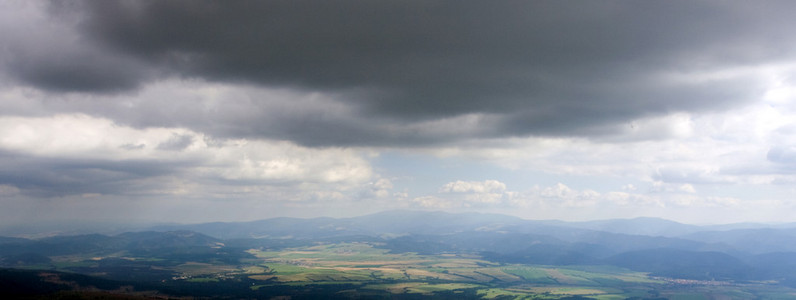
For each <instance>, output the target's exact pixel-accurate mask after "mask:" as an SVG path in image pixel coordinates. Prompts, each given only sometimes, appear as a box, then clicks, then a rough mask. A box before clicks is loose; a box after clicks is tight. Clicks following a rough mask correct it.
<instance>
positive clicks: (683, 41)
mask: <svg viewBox="0 0 796 300" xmlns="http://www.w3.org/2000/svg"><path fill="white" fill-rule="evenodd" d="M66 3H68V4H64V2H54V4H53V5H52V7H51V8H50V10H51V11H52V12H55V15H57V16H60V15H68V16H79V18H80V22H76V24H78V25H76V26H77V28H78V30H79V32H80V34H81V38H84V39H85V40H86V42H87V43H88V44H96V45H98V46H97V47H93V48H91V49H95V50H96V49H101V50H102V51H103V55H105V56H100V57H119V58H124V60H120V61H121V62H137V63H136V67H134V68H133V67H130V68H124V67H123V66H117V65H113V63H104V61H103V60H102V59H100V60H98V61H91V60H80V59H78V60H69V62H68V63H61V64H52V63H48V60H42V61H41V62H39V61H36V60H30V61H21V62H19V64H18V66H17V67H16V68H15V69H14V70H13V71H12V72H16V73H14V75H16V76H17V77H18V78H21V79H23V80H27V81H28V82H31V83H32V84H35V85H39V86H41V87H42V88H45V89H55V90H65V89H71V90H75V91H82V92H91V91H93V90H100V91H102V90H106V89H124V88H128V89H133V88H135V87H136V86H138V85H140V84H141V83H143V82H146V81H148V80H153V78H155V77H152V76H151V74H171V75H174V74H179V75H180V76H183V77H187V78H202V79H204V80H208V81H222V82H236V83H245V84H255V85H261V86H266V87H276V88H290V89H294V90H301V91H310V92H311V91H319V92H326V93H336V94H338V95H343V96H342V97H340V98H339V99H338V100H339V101H343V102H345V103H346V104H347V105H350V106H352V107H355V109H353V111H354V112H355V115H350V116H347V119H345V120H343V119H334V118H329V119H318V120H312V121H311V122H309V123H318V124H317V126H314V128H317V130H311V128H309V127H307V122H306V120H305V121H299V120H296V119H287V120H284V122H283V123H280V124H279V126H272V125H273V124H270V123H268V122H266V123H268V124H261V125H258V124H260V123H257V122H255V123H246V122H242V121H241V122H237V123H236V122H234V121H233V122H230V123H229V124H223V125H221V126H215V125H213V126H215V127H214V128H221V127H223V128H224V130H221V131H220V132H214V133H215V134H217V135H224V134H228V135H242V134H243V135H246V134H250V135H254V136H257V135H260V136H264V137H269V138H280V139H281V138H284V139H289V140H293V141H297V142H299V143H302V144H323V145H373V144H385V143H387V144H388V143H391V142H392V143H395V144H401V143H404V142H407V143H420V144H422V143H427V142H429V141H433V140H436V139H438V138H439V136H430V137H428V138H424V137H420V138H417V137H414V138H413V137H412V134H411V132H412V131H411V130H398V131H397V132H389V131H380V130H377V129H374V128H376V127H379V126H375V125H376V124H378V122H386V123H388V124H391V122H392V123H394V124H397V125H399V126H400V125H406V124H412V123H414V122H418V121H428V120H435V119H440V118H445V117H453V116H461V115H465V114H469V113H488V114H492V115H495V116H497V117H499V118H501V120H499V121H497V122H493V123H491V126H494V127H492V128H488V129H485V130H483V131H481V132H479V133H477V134H476V133H472V134H470V135H469V136H468V134H462V138H467V137H490V136H492V137H502V136H518V135H519V136H524V135H529V134H535V135H595V134H597V135H599V134H610V132H612V130H613V129H612V128H614V127H615V126H617V124H621V123H623V122H627V121H630V120H633V119H634V118H640V117H646V116H654V115H662V114H667V113H672V112H677V111H705V110H717V109H719V110H720V109H726V108H729V107H732V106H735V105H738V104H740V103H744V102H745V101H749V100H752V98H753V97H754V96H755V95H757V93H759V92H760V90H759V89H758V88H760V87H759V86H757V83H756V80H757V79H755V78H749V77H743V76H741V77H732V78H726V77H718V78H714V79H710V80H703V81H694V82H688V80H685V81H678V80H673V79H671V78H667V77H666V76H665V75H667V74H669V75H671V74H685V75H687V74H698V73H700V72H711V71H721V70H723V69H724V68H725V67H727V68H732V67H744V66H749V65H755V64H760V63H776V62H777V61H781V60H785V59H791V58H793V55H794V51H793V50H794V49H795V48H794V42H793V41H794V39H793V38H792V34H790V33H789V32H788V31H789V28H793V26H794V25H796V24H794V23H796V22H794V21H792V20H793V18H792V17H791V15H790V14H789V13H788V12H791V11H793V9H792V8H796V7H794V6H796V3H793V2H789V1H784V2H774V1H764V2H754V3H747V2H740V1H739V2H729V1H426V0H424V1H296V0H289V1H84V2H66ZM96 51H100V50H96ZM106 52H107V53H106ZM50 67H52V68H50ZM145 68H148V70H143V69H145ZM47 70H52V71H51V72H48V71H47ZM103 70H123V71H118V72H109V73H108V75H103V74H104V72H103ZM124 70H126V71H124ZM72 73H74V74H76V75H75V76H73V77H70V76H68V74H72ZM263 117H272V116H270V115H261V116H260V119H262V118H263ZM172 118H174V119H177V120H178V121H176V122H177V123H180V125H185V126H189V127H193V128H196V127H207V126H208V125H207V124H204V126H203V125H202V124H201V122H202V121H198V120H197V119H199V118H196V116H180V115H175V116H172ZM181 118H185V120H184V121H179V120H183V119H181ZM352 118H355V119H356V120H354V121H352ZM244 119H245V118H244ZM255 119H256V117H255ZM214 121H215V120H213V119H212V118H211V119H206V120H205V121H204V122H214ZM164 122H172V123H173V122H175V121H174V120H172V121H164ZM266 126H268V127H267V128H266ZM369 127H370V128H369ZM382 127H383V126H382ZM480 135H484V136H480ZM454 138H455V137H454Z"/></svg>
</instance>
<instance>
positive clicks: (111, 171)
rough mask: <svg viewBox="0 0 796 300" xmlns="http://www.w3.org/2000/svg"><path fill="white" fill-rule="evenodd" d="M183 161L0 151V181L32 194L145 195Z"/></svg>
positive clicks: (184, 164)
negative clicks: (49, 156)
mask: <svg viewBox="0 0 796 300" xmlns="http://www.w3.org/2000/svg"><path fill="white" fill-rule="evenodd" d="M188 165H190V164H189V163H187V162H162V161H157V160H121V161H108V160H101V159H96V160H95V159H67V158H42V157H35V156H29V155H26V154H19V153H11V152H6V151H0V184H7V185H12V186H15V187H17V188H19V189H20V190H21V191H22V193H24V194H26V195H30V196H35V197H60V196H69V195H81V194H91V193H99V194H115V195H124V194H131V195H136V194H145V193H150V192H151V191H152V190H158V189H159V188H162V187H163V185H164V184H166V183H164V182H163V181H162V180H160V179H158V178H162V176H169V175H174V174H177V173H179V172H180V170H181V169H182V168H183V167H186V166H188Z"/></svg>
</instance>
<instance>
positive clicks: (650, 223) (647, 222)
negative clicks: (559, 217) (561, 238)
mask: <svg viewBox="0 0 796 300" xmlns="http://www.w3.org/2000/svg"><path fill="white" fill-rule="evenodd" d="M551 224H555V225H557V226H564V227H573V228H582V229H589V230H596V231H605V232H611V233H621V234H630V235H647V236H664V237H677V236H681V235H685V234H689V233H694V232H699V231H703V230H704V229H703V228H702V227H700V226H696V225H687V224H682V223H678V222H674V221H669V220H664V219H659V218H644V217H642V218H634V219H612V220H601V221H588V222H562V221H558V222H551Z"/></svg>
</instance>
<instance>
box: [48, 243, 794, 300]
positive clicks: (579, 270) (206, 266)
mask: <svg viewBox="0 0 796 300" xmlns="http://www.w3.org/2000/svg"><path fill="white" fill-rule="evenodd" d="M246 252H248V254H251V256H250V257H248V258H243V259H241V260H240V261H239V263H238V264H233V263H220V262H217V261H201V262H200V261H170V260H151V259H149V260H147V257H127V256H125V257H121V256H117V257H114V256H108V257H76V256H75V257H63V258H59V259H58V260H56V261H54V263H53V265H54V266H55V269H56V270H70V268H83V269H81V270H83V272H91V270H92V269H93V268H98V267H99V266H100V265H102V264H101V263H100V262H105V261H107V260H106V259H115V262H116V263H117V264H121V265H125V264H132V265H140V264H143V265H146V264H150V263H151V264H153V265H152V266H150V268H153V269H157V270H161V271H164V272H167V274H168V272H172V274H176V276H171V277H170V278H169V279H167V280H166V281H164V282H165V284H169V280H170V281H171V282H173V283H174V284H177V285H179V284H182V283H184V284H186V285H190V284H201V285H218V286H220V287H221V288H223V287H224V285H225V284H227V285H229V284H232V285H238V286H239V285H240V284H241V283H243V282H249V283H246V286H245V289H246V290H249V291H251V292H253V293H266V295H269V297H270V296H279V295H284V296H289V295H290V294H291V293H296V292H297V291H298V292H306V291H310V292H314V293H316V294H321V295H322V294H328V293H334V294H335V295H338V296H341V297H344V298H345V297H350V298H358V297H365V298H367V297H376V298H383V297H395V296H401V295H404V296H408V297H410V296H411V297H423V296H429V297H435V296H439V297H446V298H470V299H473V298H478V299H561V298H567V297H580V298H581V299H584V298H585V299H602V300H615V299H626V298H636V299H644V298H650V299H654V298H665V299H754V298H758V299H795V298H796V290H794V289H790V288H786V287H782V286H777V285H770V284H767V283H731V282H722V283H721V284H719V285H717V284H716V283H709V282H705V283H702V282H698V281H697V282H694V281H691V282H689V284H678V283H677V282H678V281H676V280H675V279H665V280H664V279H661V278H651V277H650V276H648V274H646V273H641V272H635V271H630V270H627V269H622V268H618V267H614V266H594V265H590V266H574V265H573V266H544V265H524V264H500V263H495V262H491V261H486V260H484V259H482V258H481V257H479V256H476V255H471V254H440V255H420V254H417V253H390V252H389V251H388V250H385V249H381V248H378V244H371V243H365V242H355V243H327V244H315V245H312V246H305V247H295V248H286V249H281V250H278V251H274V250H269V249H249V250H248V251H246ZM155 264H157V265H155ZM86 270H88V271H86ZM98 270H99V269H98ZM96 273H97V274H101V273H102V272H99V271H98V272H96ZM281 293H284V294H281ZM258 295H259V294H258Z"/></svg>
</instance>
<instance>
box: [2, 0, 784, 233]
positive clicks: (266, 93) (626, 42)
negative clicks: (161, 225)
mask: <svg viewBox="0 0 796 300" xmlns="http://www.w3.org/2000/svg"><path fill="white" fill-rule="evenodd" d="M793 11H796V2H794V1H694V0H688V1H676V0H675V1H608V0H606V1H469V0H465V1H436V0H422V1H413V0H409V1H407V0H401V1H365V0H362V1H340V0H331V1H303V0H285V1H179V0H175V1H146V0H143V1H99V0H97V1H53V2H48V1H28V0H0V207H2V209H0V220H1V221H0V226H12V225H14V226H17V225H22V226H24V225H25V224H35V223H39V222H51V221H73V220H83V221H114V222H183V223H196V222H209V221H247V220H257V219H264V218H272V217H281V216H290V217H317V216H332V217H350V216H357V215H363V214H368V213H374V212H379V211H384V210H393V209H407V210H434V211H447V212H488V213H503V214H510V215H514V216H519V217H522V218H526V219H561V220H570V221H577V220H599V219H611V218H635V217H641V216H645V217H660V218H666V219H670V220H675V221H680V222H686V223H697V224H716V223H730V222H794V221H796V217H794V216H796V197H794V196H796V101H794V100H796V77H795V76H796V34H795V32H794V30H793V28H796V18H793V13H792V12H793Z"/></svg>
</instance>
